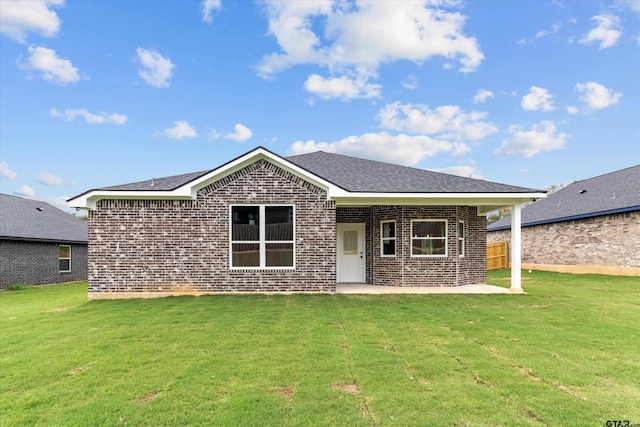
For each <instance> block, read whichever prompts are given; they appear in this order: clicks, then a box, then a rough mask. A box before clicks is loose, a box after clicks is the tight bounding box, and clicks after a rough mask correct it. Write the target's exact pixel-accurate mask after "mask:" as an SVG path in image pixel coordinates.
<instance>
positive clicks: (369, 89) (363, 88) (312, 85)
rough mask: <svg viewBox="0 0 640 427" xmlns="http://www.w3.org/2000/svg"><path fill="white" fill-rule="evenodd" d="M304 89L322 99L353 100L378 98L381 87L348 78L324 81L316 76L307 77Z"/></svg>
mask: <svg viewBox="0 0 640 427" xmlns="http://www.w3.org/2000/svg"><path fill="white" fill-rule="evenodd" d="M304 88H305V89H306V90H307V91H308V92H310V93H312V94H314V95H317V96H319V97H320V98H322V99H332V98H339V99H343V100H348V99H354V98H379V97H380V89H381V88H382V86H380V85H377V84H371V83H367V81H366V79H363V78H356V79H351V78H349V77H346V76H343V77H333V78H331V77H330V78H328V79H325V78H324V77H322V76H319V75H318V74H312V75H310V76H309V78H308V79H307V81H306V82H304Z"/></svg>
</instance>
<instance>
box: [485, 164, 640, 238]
mask: <svg viewBox="0 0 640 427" xmlns="http://www.w3.org/2000/svg"><path fill="white" fill-rule="evenodd" d="M633 210H640V165H638V166H632V167H630V168H626V169H622V170H619V171H615V172H611V173H608V174H605V175H600V176H597V177H594V178H590V179H585V180H584V181H577V182H574V183H573V184H570V185H567V186H566V187H564V188H562V189H560V190H558V191H556V192H555V193H553V194H551V195H549V197H547V198H546V199H540V200H538V201H537V202H534V203H532V204H530V205H528V206H526V207H525V208H523V209H522V225H523V226H526V225H537V224H544V223H551V222H558V221H566V220H569V219H577V218H584V217H591V216H600V215H607V214H611V213H616V212H625V211H633ZM510 221H511V218H510V217H509V216H507V217H504V218H501V219H500V220H498V221H496V222H494V223H493V224H490V225H489V226H488V227H487V230H489V231H495V230H503V229H507V228H511V222H510Z"/></svg>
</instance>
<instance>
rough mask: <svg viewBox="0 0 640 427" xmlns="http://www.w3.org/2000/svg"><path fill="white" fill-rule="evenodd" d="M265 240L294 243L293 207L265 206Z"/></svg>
mask: <svg viewBox="0 0 640 427" xmlns="http://www.w3.org/2000/svg"><path fill="white" fill-rule="evenodd" d="M264 217H265V218H264V219H265V220H264V223H265V240H266V241H267V242H269V241H274V240H279V241H283V240H290V241H293V207H292V206H265V208H264Z"/></svg>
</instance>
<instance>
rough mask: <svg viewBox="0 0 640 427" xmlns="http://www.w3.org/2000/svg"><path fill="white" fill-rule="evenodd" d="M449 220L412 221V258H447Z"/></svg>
mask: <svg viewBox="0 0 640 427" xmlns="http://www.w3.org/2000/svg"><path fill="white" fill-rule="evenodd" d="M446 255H447V220H445V219H414V220H411V256H413V257H421V256H446Z"/></svg>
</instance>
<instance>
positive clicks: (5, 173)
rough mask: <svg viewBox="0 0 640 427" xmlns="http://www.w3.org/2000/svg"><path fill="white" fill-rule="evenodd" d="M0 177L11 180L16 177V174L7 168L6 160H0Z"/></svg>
mask: <svg viewBox="0 0 640 427" xmlns="http://www.w3.org/2000/svg"><path fill="white" fill-rule="evenodd" d="M0 177H2V178H6V179H11V180H13V179H17V178H18V174H17V173H15V172H14V171H12V170H11V169H9V165H8V164H7V162H0Z"/></svg>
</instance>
